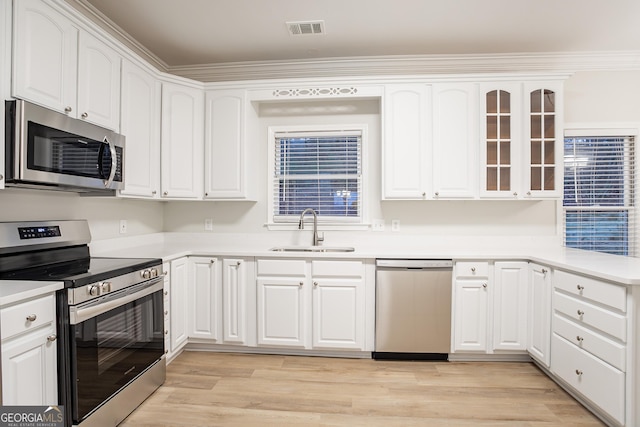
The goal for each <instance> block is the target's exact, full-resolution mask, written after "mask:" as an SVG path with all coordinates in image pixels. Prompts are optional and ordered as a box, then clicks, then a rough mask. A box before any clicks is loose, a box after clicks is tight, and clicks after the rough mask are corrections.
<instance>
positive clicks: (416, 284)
mask: <svg viewBox="0 0 640 427" xmlns="http://www.w3.org/2000/svg"><path fill="white" fill-rule="evenodd" d="M452 274H453V262H452V261H451V260H432V259H430V260H422V259H421V260H415V259H412V260H407V259H378V260H376V343H375V351H374V352H373V358H374V359H401V360H402V359H405V360H447V358H448V355H449V351H450V348H451V286H452Z"/></svg>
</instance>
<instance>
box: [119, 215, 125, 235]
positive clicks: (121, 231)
mask: <svg viewBox="0 0 640 427" xmlns="http://www.w3.org/2000/svg"><path fill="white" fill-rule="evenodd" d="M120 234H127V220H126V219H121V220H120Z"/></svg>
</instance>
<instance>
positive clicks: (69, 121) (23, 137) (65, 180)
mask: <svg viewBox="0 0 640 427" xmlns="http://www.w3.org/2000/svg"><path fill="white" fill-rule="evenodd" d="M124 141H125V138H124V136H123V135H119V134H117V133H115V132H113V131H110V130H107V129H103V128H101V127H99V126H96V125H93V124H91V123H88V122H86V121H84V120H80V119H74V118H72V117H69V116H67V115H65V114H61V113H58V112H55V111H52V110H49V109H47V108H43V107H40V106H38V105H35V104H31V103H29V102H26V101H22V100H13V101H6V102H5V150H6V152H5V154H6V156H5V173H6V184H7V185H8V186H20V187H29V188H48V189H54V190H67V191H76V192H93V191H104V190H106V191H111V192H115V190H119V189H121V188H123V186H124Z"/></svg>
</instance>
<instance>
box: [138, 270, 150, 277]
mask: <svg viewBox="0 0 640 427" xmlns="http://www.w3.org/2000/svg"><path fill="white" fill-rule="evenodd" d="M140 274H141V275H142V278H143V279H150V278H151V272H150V271H149V270H144V271H143V272H142V273H140Z"/></svg>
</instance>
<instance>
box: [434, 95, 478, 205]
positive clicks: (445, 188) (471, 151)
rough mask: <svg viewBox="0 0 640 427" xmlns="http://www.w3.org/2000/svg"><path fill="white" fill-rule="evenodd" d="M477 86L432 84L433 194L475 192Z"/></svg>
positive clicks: (446, 195)
mask: <svg viewBox="0 0 640 427" xmlns="http://www.w3.org/2000/svg"><path fill="white" fill-rule="evenodd" d="M477 145H478V85H477V84H476V83H437V84H434V85H433V163H432V166H433V197H434V198H473V197H475V196H476V195H477V186H478V185H477V183H478V178H477V170H478V160H477V158H478V155H477Z"/></svg>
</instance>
